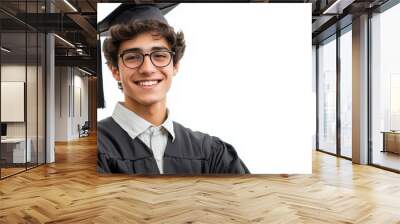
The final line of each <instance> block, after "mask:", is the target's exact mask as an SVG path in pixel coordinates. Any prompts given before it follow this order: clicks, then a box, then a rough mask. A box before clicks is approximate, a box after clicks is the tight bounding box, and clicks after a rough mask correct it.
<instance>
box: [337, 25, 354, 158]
mask: <svg viewBox="0 0 400 224" xmlns="http://www.w3.org/2000/svg"><path fill="white" fill-rule="evenodd" d="M346 31H347V32H346ZM351 141H352V35H351V26H350V27H348V28H347V29H346V30H344V31H343V34H342V35H341V36H340V154H341V155H342V156H345V157H348V158H351V157H352V149H351V145H352V144H351Z"/></svg>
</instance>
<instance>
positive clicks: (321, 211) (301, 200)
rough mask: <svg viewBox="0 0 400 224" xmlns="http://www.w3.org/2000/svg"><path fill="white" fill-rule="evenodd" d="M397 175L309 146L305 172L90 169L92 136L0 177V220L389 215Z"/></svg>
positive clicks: (390, 218)
mask: <svg viewBox="0 0 400 224" xmlns="http://www.w3.org/2000/svg"><path fill="white" fill-rule="evenodd" d="M399 211H400V175H399V174H396V173H392V172H388V171H384V170H381V169H377V168H375V167H370V166H362V165H356V164H352V163H351V162H350V161H348V160H344V159H339V158H336V157H333V156H330V155H326V154H323V153H320V152H313V174H312V175H251V176H246V175H244V176H240V177H235V176H192V177H190V176H151V177H146V176H127V175H99V174H97V173H96V139H95V137H89V138H82V139H80V140H79V141H73V142H69V143H58V144H57V145H56V163H53V164H47V165H43V166H40V167H38V168H35V169H32V170H29V171H27V172H25V173H21V174H18V175H16V176H13V177H9V178H7V179H4V180H1V181H0V224H1V223H118V224H121V223H374V224H376V223H385V224H386V223H397V224H400V212H399Z"/></svg>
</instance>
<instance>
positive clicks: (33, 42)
mask: <svg viewBox="0 0 400 224" xmlns="http://www.w3.org/2000/svg"><path fill="white" fill-rule="evenodd" d="M27 38H28V39H27V43H28V46H27V53H28V62H27V82H26V83H27V86H26V90H27V94H26V96H27V99H26V105H27V107H26V112H27V131H28V132H27V133H28V134H27V142H28V144H29V147H30V151H31V153H30V158H29V159H28V162H27V166H28V168H30V167H34V166H36V165H37V103H38V102H37V90H38V89H37V74H38V66H37V63H38V56H37V53H38V52H37V33H36V32H29V33H27ZM29 147H28V148H29Z"/></svg>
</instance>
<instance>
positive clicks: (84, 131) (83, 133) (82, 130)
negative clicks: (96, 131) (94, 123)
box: [78, 121, 90, 138]
mask: <svg viewBox="0 0 400 224" xmlns="http://www.w3.org/2000/svg"><path fill="white" fill-rule="evenodd" d="M89 129H90V125H89V121H85V123H84V124H83V125H82V127H80V125H79V124H78V130H79V138H80V137H87V136H89Z"/></svg>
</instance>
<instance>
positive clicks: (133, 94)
mask: <svg viewBox="0 0 400 224" xmlns="http://www.w3.org/2000/svg"><path fill="white" fill-rule="evenodd" d="M123 7H126V6H123ZM109 33H110V37H109V38H107V39H106V40H105V42H104V45H103V51H104V55H105V58H106V60H107V64H108V66H109V68H110V70H111V72H112V74H113V77H114V78H115V79H116V80H117V81H118V85H119V88H121V89H122V91H123V93H124V102H120V103H118V104H117V105H116V106H115V109H114V113H113V115H112V116H111V117H109V118H106V119H104V120H102V121H100V122H99V123H98V140H97V141H98V163H97V165H98V166H97V170H98V172H101V173H127V174H208V173H231V174H246V173H249V170H248V169H247V168H246V166H245V164H244V163H243V162H242V161H241V159H240V158H239V157H238V155H237V153H236V151H235V149H234V148H233V147H232V146H231V145H229V144H227V143H225V142H223V141H222V140H220V139H219V138H217V137H213V136H210V135H208V134H204V133H201V132H195V131H192V130H190V129H188V128H186V127H183V126H182V125H180V124H179V123H177V122H174V121H172V120H171V115H170V114H169V111H168V109H167V105H166V99H167V92H168V90H169V88H170V86H171V83H172V79H173V77H174V76H175V75H176V74H177V72H178V70H179V61H180V59H181V58H182V56H183V53H184V50H185V41H184V35H183V33H182V32H178V33H175V31H174V29H173V28H172V27H171V26H169V25H168V23H167V21H166V20H165V18H164V17H163V15H162V14H161V11H160V10H159V9H158V8H156V7H154V6H149V5H136V6H132V7H130V8H129V9H128V10H125V11H124V12H123V13H121V15H119V20H117V22H116V25H113V26H112V27H111V28H110V29H109Z"/></svg>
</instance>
